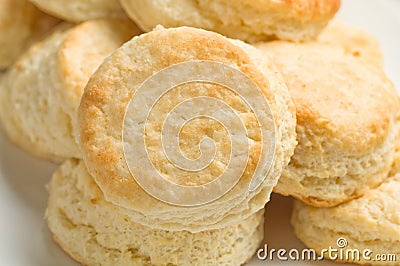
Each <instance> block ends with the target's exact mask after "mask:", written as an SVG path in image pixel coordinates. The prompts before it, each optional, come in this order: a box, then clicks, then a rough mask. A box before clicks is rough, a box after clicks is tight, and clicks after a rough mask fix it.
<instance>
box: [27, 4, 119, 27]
mask: <svg viewBox="0 0 400 266" xmlns="http://www.w3.org/2000/svg"><path fill="white" fill-rule="evenodd" d="M31 1H32V3H34V4H35V5H36V6H37V7H38V8H40V9H42V10H43V11H45V12H46V13H49V14H52V15H53V16H55V17H58V18H61V19H64V20H67V21H70V22H82V21H86V20H93V19H107V18H124V17H125V13H124V11H123V10H122V7H121V5H120V3H119V1H118V0H31Z"/></svg>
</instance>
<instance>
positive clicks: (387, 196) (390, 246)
mask: <svg viewBox="0 0 400 266" xmlns="http://www.w3.org/2000/svg"><path fill="white" fill-rule="evenodd" d="M399 190H400V175H399V174H397V175H395V176H393V177H390V178H389V179H387V180H386V181H385V182H384V183H383V184H382V185H381V186H379V187H378V188H376V189H371V190H369V191H368V192H366V193H365V195H364V196H363V197H361V198H358V199H355V200H352V201H350V202H347V203H344V204H341V205H339V206H336V207H333V208H315V207H312V206H307V205H305V204H304V203H302V202H300V201H297V202H295V204H294V209H293V215H292V224H293V227H294V230H295V233H296V235H297V237H298V238H299V239H300V240H301V241H303V242H304V243H305V244H306V245H307V246H308V247H310V248H313V249H315V250H317V251H318V252H321V250H322V249H326V248H328V247H329V246H331V247H333V248H336V249H339V250H343V251H349V250H352V249H358V250H359V251H360V252H361V255H360V260H358V258H357V257H352V256H349V257H348V259H347V258H346V256H343V257H342V258H343V259H342V261H343V262H346V261H345V260H347V261H348V262H353V263H357V264H368V265H399V259H400V212H399V210H400V201H399V196H398V194H399ZM341 239H342V240H341ZM343 239H345V240H346V241H344V240H343ZM340 240H341V241H340ZM346 243H347V244H346ZM367 249H369V250H371V253H369V254H368V253H367V254H366V255H367V257H363V256H362V254H363V251H364V250H367ZM344 254H345V253H344ZM378 254H382V255H385V257H386V259H388V260H386V261H383V260H382V261H379V260H377V259H379V258H378V257H376V255H378ZM389 254H393V255H395V256H396V259H397V260H396V261H390V260H392V259H390V257H389V256H388V255H389ZM325 255H326V256H327V255H328V254H325ZM368 257H369V258H371V260H369V259H368ZM381 258H383V257H381ZM339 260H340V257H339Z"/></svg>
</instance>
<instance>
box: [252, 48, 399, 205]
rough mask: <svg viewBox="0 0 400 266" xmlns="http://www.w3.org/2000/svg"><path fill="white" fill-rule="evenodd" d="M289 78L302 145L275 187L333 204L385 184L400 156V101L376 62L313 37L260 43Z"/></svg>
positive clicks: (315, 202)
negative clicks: (399, 142)
mask: <svg viewBox="0 0 400 266" xmlns="http://www.w3.org/2000/svg"><path fill="white" fill-rule="evenodd" d="M257 47H258V48H259V49H260V50H261V51H263V52H264V54H265V55H266V56H272V57H273V58H274V61H275V63H276V64H277V66H278V68H279V69H280V70H281V71H282V73H283V75H284V76H285V78H286V82H287V85H288V87H289V91H290V92H291V95H292V97H293V100H294V102H295V104H296V107H297V140H298V145H297V147H296V149H295V153H294V155H293V157H292V159H291V162H290V164H289V166H288V167H287V168H286V169H285V170H284V172H283V174H282V177H281V178H280V180H279V183H278V185H277V186H276V188H275V191H276V192H278V193H280V194H283V195H292V196H294V197H296V198H298V199H300V200H302V201H304V202H305V203H307V204H310V205H314V206H319V207H328V206H334V205H337V204H339V203H342V202H345V201H348V200H350V199H353V198H357V197H359V196H361V195H363V194H364V193H365V191H367V190H369V189H370V188H374V187H376V186H378V185H379V184H380V183H382V182H383V181H384V180H385V179H386V178H387V176H388V173H389V171H390V168H391V165H392V163H393V161H394V151H395V138H396V136H397V134H398V131H399V123H398V121H399V120H398V115H399V99H398V96H397V91H396V89H395V88H394V86H393V84H392V83H391V82H390V81H389V80H388V78H387V77H386V75H385V74H384V73H383V71H382V70H381V69H380V68H378V67H376V66H375V65H373V64H370V63H368V62H366V61H364V60H362V59H360V58H357V57H354V56H353V55H350V54H348V53H347V52H346V51H345V50H344V49H342V48H340V47H337V46H331V45H327V44H321V43H317V42H310V43H304V44H294V43H288V42H283V41H276V42H271V43H264V44H259V45H257Z"/></svg>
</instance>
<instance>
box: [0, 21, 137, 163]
mask: <svg viewBox="0 0 400 266" xmlns="http://www.w3.org/2000/svg"><path fill="white" fill-rule="evenodd" d="M138 33H139V30H138V29H137V28H135V26H134V25H133V24H132V23H131V22H130V21H128V20H127V19H125V20H98V21H89V22H85V23H82V24H79V25H77V26H75V27H72V28H71V26H70V25H66V24H63V25H60V27H59V28H58V29H57V30H56V31H55V32H54V33H53V34H52V35H51V36H49V37H48V38H46V39H45V40H43V41H42V42H40V43H37V44H35V45H34V46H33V47H31V49H29V50H28V51H27V52H26V53H25V54H24V55H23V56H22V57H21V58H20V59H19V60H18V61H17V62H16V63H15V65H14V66H13V67H12V68H10V69H9V71H8V72H7V73H6V74H5V75H4V76H3V79H2V81H1V85H0V87H1V89H0V120H1V122H2V124H3V128H4V129H5V132H6V133H7V135H8V137H9V138H10V139H11V140H12V141H13V142H14V143H15V144H17V145H18V146H20V147H22V148H23V149H25V150H27V151H29V152H30V153H32V154H34V155H36V156H39V157H41V158H45V159H49V160H51V161H55V162H59V161H62V160H63V159H64V158H79V157H81V155H80V151H79V148H78V145H77V142H76V140H75V136H76V133H77V109H78V106H79V103H80V99H81V96H82V94H83V89H84V87H85V85H86V83H87V81H88V80H89V78H90V76H91V75H92V73H93V72H94V71H95V70H96V69H97V67H98V66H99V65H100V64H101V63H102V62H103V60H104V58H106V57H107V56H108V55H110V54H111V53H112V52H113V51H114V50H116V49H117V48H118V47H119V46H121V45H122V44H123V43H124V42H125V41H127V40H129V39H130V38H131V37H132V36H133V35H135V34H138Z"/></svg>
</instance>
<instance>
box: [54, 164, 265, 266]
mask: <svg viewBox="0 0 400 266" xmlns="http://www.w3.org/2000/svg"><path fill="white" fill-rule="evenodd" d="M49 193H50V196H49V203H48V208H47V212H46V219H47V222H48V225H49V228H50V231H51V232H52V235H53V238H54V240H55V241H56V242H57V243H58V244H59V245H60V247H62V249H64V250H65V251H66V252H67V253H68V254H69V255H71V257H73V258H74V259H76V260H77V261H78V262H80V263H82V264H83V265H88V266H89V265H112V266H113V265H137V266H142V265H163V266H166V265H242V264H244V263H245V262H247V261H249V260H250V259H251V257H252V256H253V254H254V253H255V251H256V250H257V248H258V246H259V245H260V243H261V241H262V239H263V236H264V235H263V230H264V216H263V213H264V210H260V211H259V212H258V213H255V214H253V215H251V216H250V217H249V218H247V219H245V220H243V221H240V222H239V223H237V224H235V225H232V226H229V227H226V228H222V229H216V230H207V231H203V232H199V233H195V234H193V233H190V232H187V231H178V232H170V231H163V230H156V229H151V228H149V227H145V226H142V225H139V224H137V223H134V222H132V221H131V220H130V218H129V217H128V216H127V215H124V214H123V213H122V212H121V211H120V209H119V208H118V207H116V206H114V205H112V204H111V203H109V202H107V201H105V199H104V196H103V193H102V192H101V190H100V189H99V187H98V186H97V185H96V183H95V182H94V181H93V179H92V178H91V177H90V176H89V174H88V173H87V171H86V168H85V165H84V163H83V162H82V161H78V160H68V161H66V162H65V163H64V164H62V165H61V167H60V168H59V169H58V170H57V171H56V172H55V174H54V175H53V178H52V180H51V182H50V185H49Z"/></svg>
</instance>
